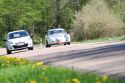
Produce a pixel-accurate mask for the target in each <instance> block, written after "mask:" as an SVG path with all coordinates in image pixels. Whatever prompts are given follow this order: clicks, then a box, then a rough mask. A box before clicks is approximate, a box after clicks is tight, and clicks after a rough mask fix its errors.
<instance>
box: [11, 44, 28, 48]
mask: <svg viewBox="0 0 125 83" xmlns="http://www.w3.org/2000/svg"><path fill="white" fill-rule="evenodd" d="M26 47H28V44H24V45H20V46H18V45H13V48H14V49H21V48H26Z"/></svg>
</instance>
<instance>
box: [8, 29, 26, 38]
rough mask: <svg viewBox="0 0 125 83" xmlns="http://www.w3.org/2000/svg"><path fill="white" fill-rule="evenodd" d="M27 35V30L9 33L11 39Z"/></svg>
mask: <svg viewBox="0 0 125 83" xmlns="http://www.w3.org/2000/svg"><path fill="white" fill-rule="evenodd" d="M26 36H28V33H27V32H26V31H21V32H14V33H10V34H9V39H15V38H20V37H26Z"/></svg>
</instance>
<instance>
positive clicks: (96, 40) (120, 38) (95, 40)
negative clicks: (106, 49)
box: [73, 36, 125, 43]
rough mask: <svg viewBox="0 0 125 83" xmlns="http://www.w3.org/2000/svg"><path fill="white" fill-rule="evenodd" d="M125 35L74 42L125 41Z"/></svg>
mask: <svg viewBox="0 0 125 83" xmlns="http://www.w3.org/2000/svg"><path fill="white" fill-rule="evenodd" d="M124 40H125V36H121V37H112V38H111V37H107V38H99V39H93V40H83V41H79V42H77V41H75V42H73V43H95V42H112V41H124Z"/></svg>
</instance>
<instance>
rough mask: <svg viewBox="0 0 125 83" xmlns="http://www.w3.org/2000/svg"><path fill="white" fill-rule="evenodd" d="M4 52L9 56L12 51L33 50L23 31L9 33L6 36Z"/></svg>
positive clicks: (28, 38) (29, 38) (31, 43)
mask: <svg viewBox="0 0 125 83" xmlns="http://www.w3.org/2000/svg"><path fill="white" fill-rule="evenodd" d="M4 41H6V50H7V54H11V52H12V51H16V50H22V49H27V48H28V49H29V50H33V41H32V39H31V37H30V36H29V34H28V32H27V31H25V30H19V31H13V32H9V33H8V35H7V39H5V40H4Z"/></svg>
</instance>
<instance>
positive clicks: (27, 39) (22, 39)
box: [8, 36, 31, 44]
mask: <svg viewBox="0 0 125 83" xmlns="http://www.w3.org/2000/svg"><path fill="white" fill-rule="evenodd" d="M30 40H31V38H30V37H29V36H27V37H21V38H15V39H10V40H8V41H10V42H12V43H14V44H16V43H28V42H29V41H30Z"/></svg>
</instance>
